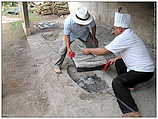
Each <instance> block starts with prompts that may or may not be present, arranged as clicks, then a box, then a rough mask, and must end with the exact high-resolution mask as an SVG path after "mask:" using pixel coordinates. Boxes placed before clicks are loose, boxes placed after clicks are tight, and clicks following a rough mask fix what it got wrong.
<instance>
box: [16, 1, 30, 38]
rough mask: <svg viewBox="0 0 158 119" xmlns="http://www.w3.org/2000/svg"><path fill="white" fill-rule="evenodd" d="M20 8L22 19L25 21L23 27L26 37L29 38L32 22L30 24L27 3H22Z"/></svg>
mask: <svg viewBox="0 0 158 119" xmlns="http://www.w3.org/2000/svg"><path fill="white" fill-rule="evenodd" d="M19 7H20V17H21V18H22V21H23V23H22V26H23V29H24V32H25V34H26V36H28V35H30V34H31V32H30V22H29V15H28V5H27V2H20V3H19Z"/></svg>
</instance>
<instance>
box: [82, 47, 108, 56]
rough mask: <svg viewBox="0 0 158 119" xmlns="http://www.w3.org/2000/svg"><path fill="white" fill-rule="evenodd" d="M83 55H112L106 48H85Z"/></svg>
mask: <svg viewBox="0 0 158 119" xmlns="http://www.w3.org/2000/svg"><path fill="white" fill-rule="evenodd" d="M82 52H83V54H85V55H88V54H94V55H103V54H106V53H110V51H109V50H107V49H106V48H85V49H83V51H82Z"/></svg>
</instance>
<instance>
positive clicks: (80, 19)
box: [72, 7, 93, 25]
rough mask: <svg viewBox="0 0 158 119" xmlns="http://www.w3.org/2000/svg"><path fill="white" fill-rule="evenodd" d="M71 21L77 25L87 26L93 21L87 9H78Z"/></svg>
mask: <svg viewBox="0 0 158 119" xmlns="http://www.w3.org/2000/svg"><path fill="white" fill-rule="evenodd" d="M72 19H73V20H74V21H75V22H76V23H77V24H82V25H88V24H89V23H91V22H92V21H93V16H91V15H90V14H89V12H88V10H87V8H85V7H83V8H79V9H78V10H77V11H76V13H75V14H74V15H73V16H72Z"/></svg>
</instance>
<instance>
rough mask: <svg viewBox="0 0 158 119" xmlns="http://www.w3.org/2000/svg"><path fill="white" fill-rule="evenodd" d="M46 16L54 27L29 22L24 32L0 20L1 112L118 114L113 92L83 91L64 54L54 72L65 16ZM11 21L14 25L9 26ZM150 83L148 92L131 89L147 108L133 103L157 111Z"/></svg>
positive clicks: (150, 112) (146, 112)
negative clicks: (47, 36)
mask: <svg viewBox="0 0 158 119" xmlns="http://www.w3.org/2000/svg"><path fill="white" fill-rule="evenodd" d="M50 20H52V21H54V22H55V23H56V24H57V27H56V28H54V29H51V30H45V31H41V30H39V29H36V28H34V29H33V34H32V35H31V36H29V37H28V38H26V37H25V35H24V32H23V30H22V26H20V24H9V23H3V24H2V116H6V117H120V115H121V112H120V109H119V107H118V104H117V102H116V99H115V98H114V97H112V96H111V95H109V94H107V93H88V92H86V91H84V90H83V89H81V88H80V87H79V86H78V85H77V84H76V83H74V82H73V81H72V80H71V79H70V77H69V76H68V74H67V65H68V63H69V59H68V58H66V60H65V62H64V64H63V66H62V71H63V72H62V74H56V73H54V72H53V64H54V63H55V62H56V58H57V57H58V55H57V52H58V50H59V48H60V45H61V41H62V38H63V21H64V18H60V17H58V18H56V19H50ZM33 24H34V25H35V24H36V23H33ZM14 25H18V29H13V28H14V27H13V26H14ZM32 26H33V25H32ZM103 29H104V28H103V27H99V26H98V31H97V35H98V38H99V39H103V38H105V37H107V36H105V35H106V32H103ZM46 32H51V33H54V39H52V40H46V39H44V38H43V37H42V34H43V33H46ZM108 42H109V41H107V43H108ZM100 43H102V41H101V42H100ZM113 76H114V75H113ZM152 87H153V88H151V87H148V92H147V93H145V92H146V89H143V90H141V91H140V92H139V91H138V92H136V93H134V95H135V97H137V98H136V101H137V100H138V96H139V97H140V98H142V100H143V99H144V97H142V95H143V96H145V97H146V99H145V100H144V101H145V103H146V104H144V107H148V108H146V109H144V108H142V107H143V106H142V101H140V100H139V101H138V102H140V103H138V106H139V107H140V108H141V111H142V114H143V115H144V116H147V117H153V116H155V115H156V111H155V110H156V109H155V104H156V101H155V87H154V86H152ZM153 92H154V93H153ZM148 94H150V95H148ZM151 97H152V99H151Z"/></svg>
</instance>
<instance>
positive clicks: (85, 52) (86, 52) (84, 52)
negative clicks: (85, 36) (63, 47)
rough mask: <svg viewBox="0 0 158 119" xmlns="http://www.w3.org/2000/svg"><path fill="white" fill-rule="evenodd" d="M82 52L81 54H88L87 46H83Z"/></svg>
mask: <svg viewBox="0 0 158 119" xmlns="http://www.w3.org/2000/svg"><path fill="white" fill-rule="evenodd" d="M82 53H83V54H85V55H88V54H90V52H89V49H88V48H84V49H83V50H82Z"/></svg>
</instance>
